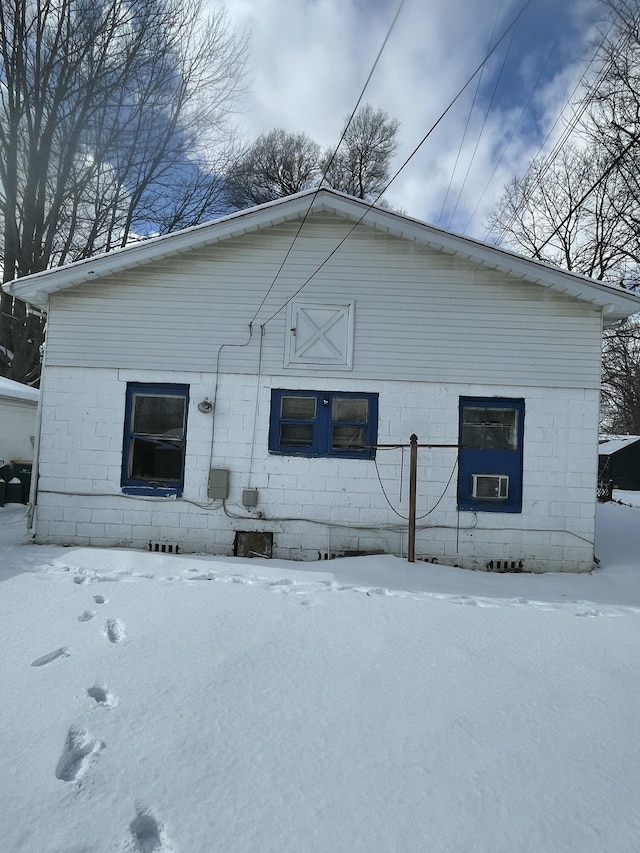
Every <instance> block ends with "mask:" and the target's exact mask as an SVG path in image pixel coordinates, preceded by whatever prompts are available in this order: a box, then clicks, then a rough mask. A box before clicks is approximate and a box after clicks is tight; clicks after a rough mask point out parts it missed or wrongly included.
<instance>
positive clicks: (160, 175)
mask: <svg viewBox="0 0 640 853" xmlns="http://www.w3.org/2000/svg"><path fill="white" fill-rule="evenodd" d="M203 8H204V7H203V0H2V3H1V4H0V81H1V82H0V225H1V232H0V252H1V255H2V265H3V281H10V280H12V279H13V278H16V277H20V276H24V275H28V274H30V273H34V272H38V271H40V270H44V269H46V268H47V267H50V266H54V265H57V264H63V263H65V262H68V261H73V260H78V259H80V258H83V257H88V256H90V255H91V254H93V253H95V252H97V251H108V250H110V249H112V248H115V247H118V246H123V245H125V244H126V243H127V241H129V240H130V239H132V238H133V237H134V236H138V237H144V236H147V235H149V234H153V233H165V232H167V231H171V230H174V229H175V228H179V227H183V226H186V225H191V224H194V223H196V222H198V221H200V220H201V219H202V218H205V217H208V216H210V215H212V214H213V213H215V212H216V211H217V210H218V209H219V207H220V204H221V199H222V190H223V185H222V181H221V179H220V174H221V172H222V170H223V168H224V167H225V165H226V160H225V158H226V157H227V156H228V146H229V143H230V140H231V137H232V132H233V129H232V127H231V125H230V123H229V113H230V109H231V108H232V105H233V101H234V99H235V98H236V97H237V96H238V94H239V93H240V91H241V84H242V74H243V64H244V47H245V43H244V39H243V38H242V37H238V36H237V35H236V34H235V33H234V32H233V31H232V30H231V29H230V27H229V24H228V21H227V18H226V15H225V13H224V12H219V13H215V14H213V15H212V16H209V17H208V18H205V17H204V14H203ZM1 307H2V311H1V314H0V372H2V373H5V374H6V375H9V376H11V377H12V378H14V379H18V380H22V381H27V382H34V381H37V377H38V374H39V350H40V346H41V344H42V336H43V321H42V319H41V318H39V317H37V316H35V315H31V314H29V313H28V312H27V310H26V307H25V306H24V305H23V304H22V303H20V301H19V300H14V299H11V298H10V297H9V296H8V295H7V294H5V293H3V294H2V303H1Z"/></svg>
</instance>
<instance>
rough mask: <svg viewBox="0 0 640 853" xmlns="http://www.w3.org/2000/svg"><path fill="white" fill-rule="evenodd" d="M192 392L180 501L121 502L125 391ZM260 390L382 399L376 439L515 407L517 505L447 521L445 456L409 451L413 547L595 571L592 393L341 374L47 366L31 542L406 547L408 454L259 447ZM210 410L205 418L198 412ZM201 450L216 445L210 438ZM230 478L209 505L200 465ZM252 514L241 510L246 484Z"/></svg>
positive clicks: (473, 561) (446, 431)
mask: <svg viewBox="0 0 640 853" xmlns="http://www.w3.org/2000/svg"><path fill="white" fill-rule="evenodd" d="M134 381H135V382H176V383H186V384H189V386H190V405H189V412H188V426H187V457H186V470H185V487H184V495H183V498H182V499H177V500H175V499H154V498H151V499H142V498H138V497H135V498H133V497H127V496H123V495H122V494H121V489H120V470H121V468H120V466H121V459H122V431H123V423H124V405H125V390H126V383H127V382H134ZM272 388H288V389H291V390H295V389H311V390H320V391H321V390H334V391H340V390H345V391H346V390H349V391H354V390H356V391H362V392H376V393H378V394H379V429H378V441H379V442H380V443H384V444H395V443H397V444H406V443H408V441H409V437H410V435H411V434H412V433H416V434H417V436H418V439H419V441H420V443H423V444H428V443H432V444H445V443H451V444H455V443H456V442H457V438H458V436H457V432H458V402H459V397H460V396H479V397H480V396H494V395H496V396H500V397H516V398H519V397H523V398H524V399H525V407H526V412H525V428H524V476H523V510H522V513H518V514H503V513H473V512H460V513H459V512H458V511H457V506H456V487H457V478H456V473H457V472H456V470H455V462H456V451H455V450H454V449H427V448H421V449H420V451H419V467H418V517H419V518H418V535H417V553H418V555H419V556H420V557H421V558H425V559H438V560H439V561H441V562H448V563H451V564H456V565H461V566H465V567H470V568H477V569H484V568H486V567H487V563H488V562H489V561H491V560H493V561H497V560H500V561H505V560H506V561H515V562H516V563H518V562H519V561H522V563H523V565H524V567H525V569H527V570H530V571H545V570H566V571H587V570H590V569H591V568H592V567H593V538H594V523H595V522H594V519H595V488H596V478H597V425H598V392H597V391H595V390H593V391H583V390H576V389H552V388H525V387H520V386H500V387H494V386H483V385H463V384H447V385H437V384H433V383H432V384H429V383H419V382H402V381H384V382H372V381H356V380H354V379H353V378H348V377H340V378H335V379H331V380H327V379H323V378H322V376H321V374H317V375H311V374H310V375H305V376H289V375H270V376H264V375H262V376H260V377H255V376H253V377H252V376H245V375H229V374H226V375H221V376H220V377H219V378H218V381H217V388H216V377H215V376H214V375H212V374H209V373H198V374H195V373H185V372H179V371H176V372H171V373H167V372H165V371H163V372H161V373H159V372H154V371H138V370H136V371H130V370H123V369H120V370H116V369H113V370H111V369H92V370H91V371H88V370H85V369H82V368H63V367H55V368H50V369H49V371H48V373H47V376H46V381H45V383H44V387H43V389H42V393H43V428H42V440H41V450H40V466H39V481H38V488H39V497H38V507H37V513H36V538H37V541H39V542H54V543H55V542H57V543H77V544H84V545H97V546H125V547H143V548H144V547H146V546H147V545H148V543H149V541H156V540H166V541H169V542H178V543H180V546H181V550H182V551H184V552H187V551H192V552H200V551H203V552H212V553H219V554H231V553H233V546H234V538H235V534H236V531H238V530H259V531H267V532H271V533H273V539H274V556H277V557H282V558H294V559H295V558H297V559H318V557H325V556H331V555H335V554H340V553H344V552H360V551H383V552H386V553H393V554H397V555H401V556H402V555H404V554H405V553H406V526H407V523H406V518H407V514H408V482H409V469H408V462H409V453H408V450H404V451H402V450H401V449H388V450H383V449H380V450H379V451H378V453H377V458H376V461H375V462H374V461H372V460H359V459H344V460H338V459H309V458H304V457H291V456H275V455H270V454H269V453H268V429H269V411H270V399H271V389H272ZM207 397H208V398H209V399H211V400H215V412H214V414H213V416H212V415H211V414H208V415H207V414H202V413H200V412H199V411H198V409H197V404H198V402H200V401H201V400H203V399H204V398H207ZM212 440H213V442H212ZM210 467H214V468H225V469H228V470H229V471H230V495H229V499H228V500H227V501H226V502H225V504H224V506H223V504H222V502H221V501H214V502H211V501H209V500H208V499H207V479H208V472H209V468H210ZM247 488H252V489H257V490H258V505H257V507H256V508H255V509H254V510H247V509H246V508H245V507H243V505H242V492H243V490H244V489H247Z"/></svg>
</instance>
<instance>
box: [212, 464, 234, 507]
mask: <svg viewBox="0 0 640 853" xmlns="http://www.w3.org/2000/svg"><path fill="white" fill-rule="evenodd" d="M207 495H208V497H209V500H210V501H223V500H226V498H228V497H229V471H228V470H227V469H226V468H212V469H211V470H210V471H209V485H208V488H207Z"/></svg>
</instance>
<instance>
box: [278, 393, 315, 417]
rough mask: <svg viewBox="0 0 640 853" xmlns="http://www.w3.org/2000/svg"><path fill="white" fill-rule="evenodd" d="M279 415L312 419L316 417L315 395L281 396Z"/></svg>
mask: <svg viewBox="0 0 640 853" xmlns="http://www.w3.org/2000/svg"><path fill="white" fill-rule="evenodd" d="M281 416H282V417H283V418H291V419H295V420H303V421H313V420H315V417H316V398H315V397H283V398H282V404H281Z"/></svg>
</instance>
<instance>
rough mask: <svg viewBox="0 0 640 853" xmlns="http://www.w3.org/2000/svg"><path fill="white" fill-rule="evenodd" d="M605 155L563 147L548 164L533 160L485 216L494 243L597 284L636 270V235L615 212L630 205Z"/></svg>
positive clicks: (627, 276) (586, 147)
mask: <svg viewBox="0 0 640 853" xmlns="http://www.w3.org/2000/svg"><path fill="white" fill-rule="evenodd" d="M610 164H611V158H610V157H609V155H608V154H607V152H606V151H603V150H602V148H601V147H599V146H596V145H595V144H594V143H591V144H589V145H585V144H584V143H583V142H580V143H579V144H578V143H567V144H566V145H565V146H564V147H563V148H562V150H561V151H560V152H559V153H558V155H557V156H556V157H555V158H554V159H553V160H552V161H551V162H549V161H547V160H546V159H545V158H538V159H536V160H534V161H533V162H532V163H531V164H530V166H529V168H528V170H527V172H526V174H525V175H524V177H523V178H521V179H514V180H513V181H511V183H510V184H508V185H507V187H506V188H505V191H504V193H503V195H502V198H501V199H500V201H499V202H498V205H497V207H496V208H495V210H494V211H493V212H492V213H491V214H490V216H489V228H490V231H491V232H492V233H493V234H494V235H495V237H496V239H497V241H498V242H500V243H504V244H505V245H507V246H509V247H511V248H513V249H515V250H516V251H519V252H523V253H524V254H526V255H529V256H530V257H533V258H537V259H538V260H541V261H547V262H549V263H554V264H557V265H558V266H561V267H564V268H565V269H568V270H572V271H573V272H578V273H581V274H582V275H588V276H591V277H592V278H596V279H598V280H604V279H606V280H610V281H611V280H615V281H621V280H629V279H630V278H632V277H634V276H635V272H636V263H637V257H636V247H637V234H636V233H634V231H633V229H632V228H630V227H629V224H628V222H627V221H626V220H625V218H624V217H622V216H621V215H620V212H621V211H627V212H630V209H631V208H632V207H633V204H634V201H633V198H631V197H630V196H629V194H628V192H627V188H626V186H625V182H624V180H623V179H622V177H621V175H620V174H619V172H618V171H617V170H616V169H612V170H609V167H610Z"/></svg>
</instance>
